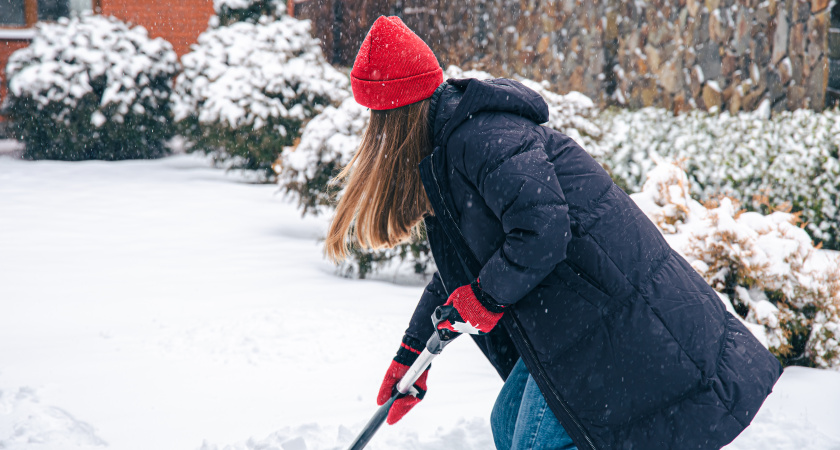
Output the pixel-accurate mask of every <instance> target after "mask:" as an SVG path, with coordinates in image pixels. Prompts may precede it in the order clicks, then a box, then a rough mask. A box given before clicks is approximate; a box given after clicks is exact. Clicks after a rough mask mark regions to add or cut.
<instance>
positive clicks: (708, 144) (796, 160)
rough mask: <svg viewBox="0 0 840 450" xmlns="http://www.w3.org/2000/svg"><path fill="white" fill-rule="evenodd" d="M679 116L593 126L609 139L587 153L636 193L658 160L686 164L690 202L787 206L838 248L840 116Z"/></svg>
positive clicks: (634, 114)
mask: <svg viewBox="0 0 840 450" xmlns="http://www.w3.org/2000/svg"><path fill="white" fill-rule="evenodd" d="M768 111H769V109H763V110H759V111H758V112H756V113H740V114H738V115H734V116H733V115H730V114H729V113H722V114H708V113H704V112H691V113H687V114H682V115H679V116H674V115H673V114H671V113H670V112H668V111H666V110H663V109H655V108H646V109H642V110H639V111H627V110H618V111H611V112H608V113H604V114H602V115H601V116H600V117H598V118H597V120H596V121H595V122H596V123H597V124H598V126H599V127H600V128H601V129H602V130H609V133H603V135H602V136H601V137H600V138H599V139H597V140H593V141H590V142H587V143H586V148H587V150H589V151H590V152H591V153H592V154H593V156H595V157H596V158H598V159H599V160H600V161H601V162H602V163H605V164H606V165H608V166H609V167H610V168H611V169H612V171H613V174H614V175H617V176H618V177H619V178H622V179H623V180H624V181H625V182H626V185H627V186H628V188H629V189H630V190H632V191H635V190H638V188H639V187H641V185H642V183H644V181H645V178H646V176H647V173H648V172H649V171H650V170H652V169H653V167H655V166H656V162H655V158H654V157H655V156H657V155H658V156H663V157H669V158H673V159H675V160H682V161H684V163H683V164H684V165H685V167H686V170H687V172H688V177H689V179H690V180H691V181H692V194H693V195H695V196H697V198H700V199H701V200H708V199H713V198H715V197H716V196H719V195H721V194H723V195H728V196H731V197H733V198H735V199H737V200H738V201H739V203H740V204H741V205H743V206H745V207H746V208H748V209H750V210H753V211H766V207H765V205H766V204H769V205H774V206H781V205H782V204H784V203H788V204H790V205H791V206H792V207H793V211H801V212H802V219H803V220H804V222H805V223H806V226H805V229H806V230H807V231H808V233H810V235H811V236H812V237H814V238H815V239H817V240H819V241H822V242H823V243H824V245H825V246H826V247H827V248H835V249H836V248H840V163H838V146H840V113H839V112H838V111H836V110H830V111H824V112H821V113H818V112H814V111H810V110H797V111H793V112H783V113H780V114H777V115H775V116H773V117H772V118H771V117H769V112H768Z"/></svg>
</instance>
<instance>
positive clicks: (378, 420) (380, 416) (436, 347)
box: [349, 306, 460, 450]
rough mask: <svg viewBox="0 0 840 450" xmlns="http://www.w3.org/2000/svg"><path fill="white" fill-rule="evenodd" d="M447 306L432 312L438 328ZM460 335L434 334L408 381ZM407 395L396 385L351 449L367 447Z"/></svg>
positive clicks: (440, 332) (439, 307)
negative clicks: (399, 400)
mask: <svg viewBox="0 0 840 450" xmlns="http://www.w3.org/2000/svg"><path fill="white" fill-rule="evenodd" d="M447 308H451V307H446V306H438V307H437V309H435V312H434V314H432V322H433V323H434V324H435V329H436V330H437V325H438V323H440V322H441V321H443V320H446V319H447V318H449V315H450V311H449V309H447ZM458 336H460V334H458V333H453V332H451V331H449V330H446V329H443V330H437V333H434V334H432V337H430V338H429V341H428V342H426V349H425V350H424V351H423V353H421V354H420V356H419V357H418V358H417V361H415V362H414V364H412V365H411V367H410V368H409V370H408V373H407V374H406V376H409V375H410V374H412V373H413V374H415V379H413V380H408V381H410V382H411V384H414V382H415V381H417V377H419V376H420V374H422V373H423V372H424V371H425V370H426V368H428V366H429V364H431V362H432V359H433V358H434V357H435V356H437V355H439V354H440V352H441V351H443V347H446V345H447V344H449V343H450V342H452V341H453V340H454V339H455V338H456V337H458ZM415 366H424V367H415ZM400 382H402V380H400ZM398 384H399V383H398ZM409 386H410V385H409ZM406 395H407V394H402V393H400V392H399V391H398V390H397V388H396V386H395V387H394V393H393V394H392V395H391V398H390V399H388V401H387V402H385V404H384V405H382V406H380V407H379V409H377V410H376V413H375V414H374V415H373V417H371V418H370V420H369V421H368V423H367V425H365V427H364V428H363V429H362V432H361V433H359V435H358V436H357V437H356V440H354V441H353V443H352V444H350V447H349V450H361V449H363V448H365V446H366V445H367V444H368V442H370V440H371V439H372V438H373V435H374V434H376V432H377V430H379V427H381V426H382V424H383V423H384V422H385V419H386V418H388V411H390V410H391V405H393V404H394V402H395V401H396V400H397V399H398V398H400V397H404V396H406Z"/></svg>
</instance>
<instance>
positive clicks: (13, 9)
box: [0, 0, 96, 27]
mask: <svg viewBox="0 0 840 450" xmlns="http://www.w3.org/2000/svg"><path fill="white" fill-rule="evenodd" d="M95 1H96V0H0V27H3V26H6V27H26V26H32V25H33V24H35V22H37V21H39V20H46V21H55V20H58V18H60V17H67V16H69V15H71V14H72V13H80V12H82V11H90V10H92V9H93V6H94V2H95Z"/></svg>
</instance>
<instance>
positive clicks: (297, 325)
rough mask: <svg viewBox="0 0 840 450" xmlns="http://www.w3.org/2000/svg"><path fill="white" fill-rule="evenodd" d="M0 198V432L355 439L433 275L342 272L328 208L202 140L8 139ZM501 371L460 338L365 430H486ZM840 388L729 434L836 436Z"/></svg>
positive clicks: (793, 389)
mask: <svg viewBox="0 0 840 450" xmlns="http://www.w3.org/2000/svg"><path fill="white" fill-rule="evenodd" d="M35 206H37V207H35ZM0 211H2V212H3V213H2V214H0V230H3V232H2V233H0V248H2V251H0V307H2V312H3V313H2V314H0V361H2V363H0V448H7V449H14V450H79V449H84V450H95V449H117V450H134V449H137V450H148V449H173V450H181V449H183V450H196V449H202V448H203V449H205V450H246V449H247V450H257V449H260V450H268V449H276V450H281V449H282V450H300V449H306V450H318V449H343V448H346V445H347V444H348V443H349V442H350V441H351V440H352V439H353V438H354V437H355V435H356V433H358V432H359V431H360V430H361V428H362V427H363V426H364V423H365V422H366V421H367V420H368V419H369V418H370V416H371V414H373V412H374V411H375V410H376V402H375V398H376V393H377V390H378V388H379V383H380V382H381V380H382V376H383V374H384V372H385V370H386V369H387V367H388V364H389V362H390V361H391V358H393V356H394V353H395V352H396V349H397V347H398V346H399V342H400V339H401V337H402V335H403V332H404V330H405V327H406V325H407V323H408V320H409V317H410V315H411V313H412V311H413V310H414V306H415V304H416V302H417V300H418V299H419V297H420V294H421V293H422V290H423V283H422V282H418V281H414V282H413V283H412V284H411V285H395V284H392V283H387V282H381V281H369V280H353V279H346V278H342V277H339V276H336V273H335V269H334V268H333V267H332V266H331V265H330V264H328V263H327V262H326V261H324V259H323V255H322V249H321V244H320V243H319V238H320V236H322V235H323V232H324V230H325V226H326V220H325V219H323V218H313V217H311V216H306V217H303V218H302V217H301V216H300V214H299V212H298V211H297V208H296V206H295V205H293V204H289V203H287V202H286V201H284V199H283V196H280V195H277V187H276V186H270V185H255V184H247V183H243V182H242V179H241V178H239V176H238V175H232V174H230V173H228V174H226V173H225V172H224V171H221V170H216V169H212V168H211V163H210V161H208V160H207V159H205V158H201V157H199V156H197V155H182V156H176V157H170V158H164V159H160V160H154V161H129V162H120V163H103V162H82V163H72V164H71V163H63V162H50V161H43V162H26V161H16V160H11V159H8V158H2V157H0ZM689 223H692V219H691V218H689ZM680 227H683V225H680ZM679 235H680V234H674V235H669V236H679ZM827 253H828V252H826V251H823V250H817V251H816V254H817V255H820V254H827ZM371 324H375V326H371ZM501 385H502V382H501V380H500V379H499V377H498V375H497V374H496V373H495V371H494V370H493V369H492V367H491V366H490V364H489V363H487V361H486V360H485V359H484V357H483V356H482V355H481V352H480V351H479V350H478V349H477V348H476V347H475V345H474V344H473V343H472V342H471V341H470V340H469V339H464V340H459V341H456V342H455V343H453V344H452V345H451V346H449V347H447V348H446V351H445V352H444V354H443V355H441V357H440V358H438V359H436V360H435V362H434V366H433V368H432V370H431V371H430V375H429V392H428V394H427V396H426V398H425V399H424V400H423V402H421V403H420V405H418V406H417V407H416V408H414V409H413V410H412V411H411V413H409V414H408V415H407V416H406V417H405V418H404V419H403V420H402V421H400V422H399V423H398V424H397V425H394V426H383V427H382V429H380V431H379V432H378V433H377V435H376V436H375V438H374V440H373V442H372V443H371V445H370V447H369V448H371V449H372V450H376V449H414V450H421V449H429V450H431V449H439V448H443V447H450V448H458V449H463V450H472V449H475V450H486V449H488V448H492V444H491V436H490V428H489V415H490V409H491V407H492V405H493V401H494V400H495V397H496V395H497V393H498V391H499V389H500V387H501ZM838 398H840V374H838V373H836V372H834V371H825V370H816V369H805V368H796V367H794V368H788V369H787V370H786V371H785V373H784V374H783V375H782V378H781V380H780V381H779V383H778V384H777V385H776V388H775V391H774V393H773V394H772V395H771V396H770V397H769V398H768V400H767V402H766V404H765V405H764V407H763V408H762V409H761V411H760V412H759V414H758V416H757V417H756V418H755V420H754V421H753V424H752V425H751V426H750V427H749V428H748V429H747V430H746V431H745V432H744V433H743V434H742V435H741V436H740V437H739V438H738V439H737V440H736V441H735V442H734V443H733V444H732V445H731V446H730V447H729V448H730V449H732V450H736V449H737V450H759V449H760V450H783V449H790V448H807V449H809V450H829V449H837V448H840V431H838V428H837V426H836V425H837V423H838V422H840V401H838V400H837V399H838Z"/></svg>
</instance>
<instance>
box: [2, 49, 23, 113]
mask: <svg viewBox="0 0 840 450" xmlns="http://www.w3.org/2000/svg"><path fill="white" fill-rule="evenodd" d="M27 45H29V41H23V40H0V80H2V81H0V102H2V101H3V99H4V98H6V89H7V85H6V63H7V62H8V61H9V56H12V53H14V52H16V51H18V50H20V49H22V48H24V47H26V46H27ZM0 120H3V117H2V116H0Z"/></svg>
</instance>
